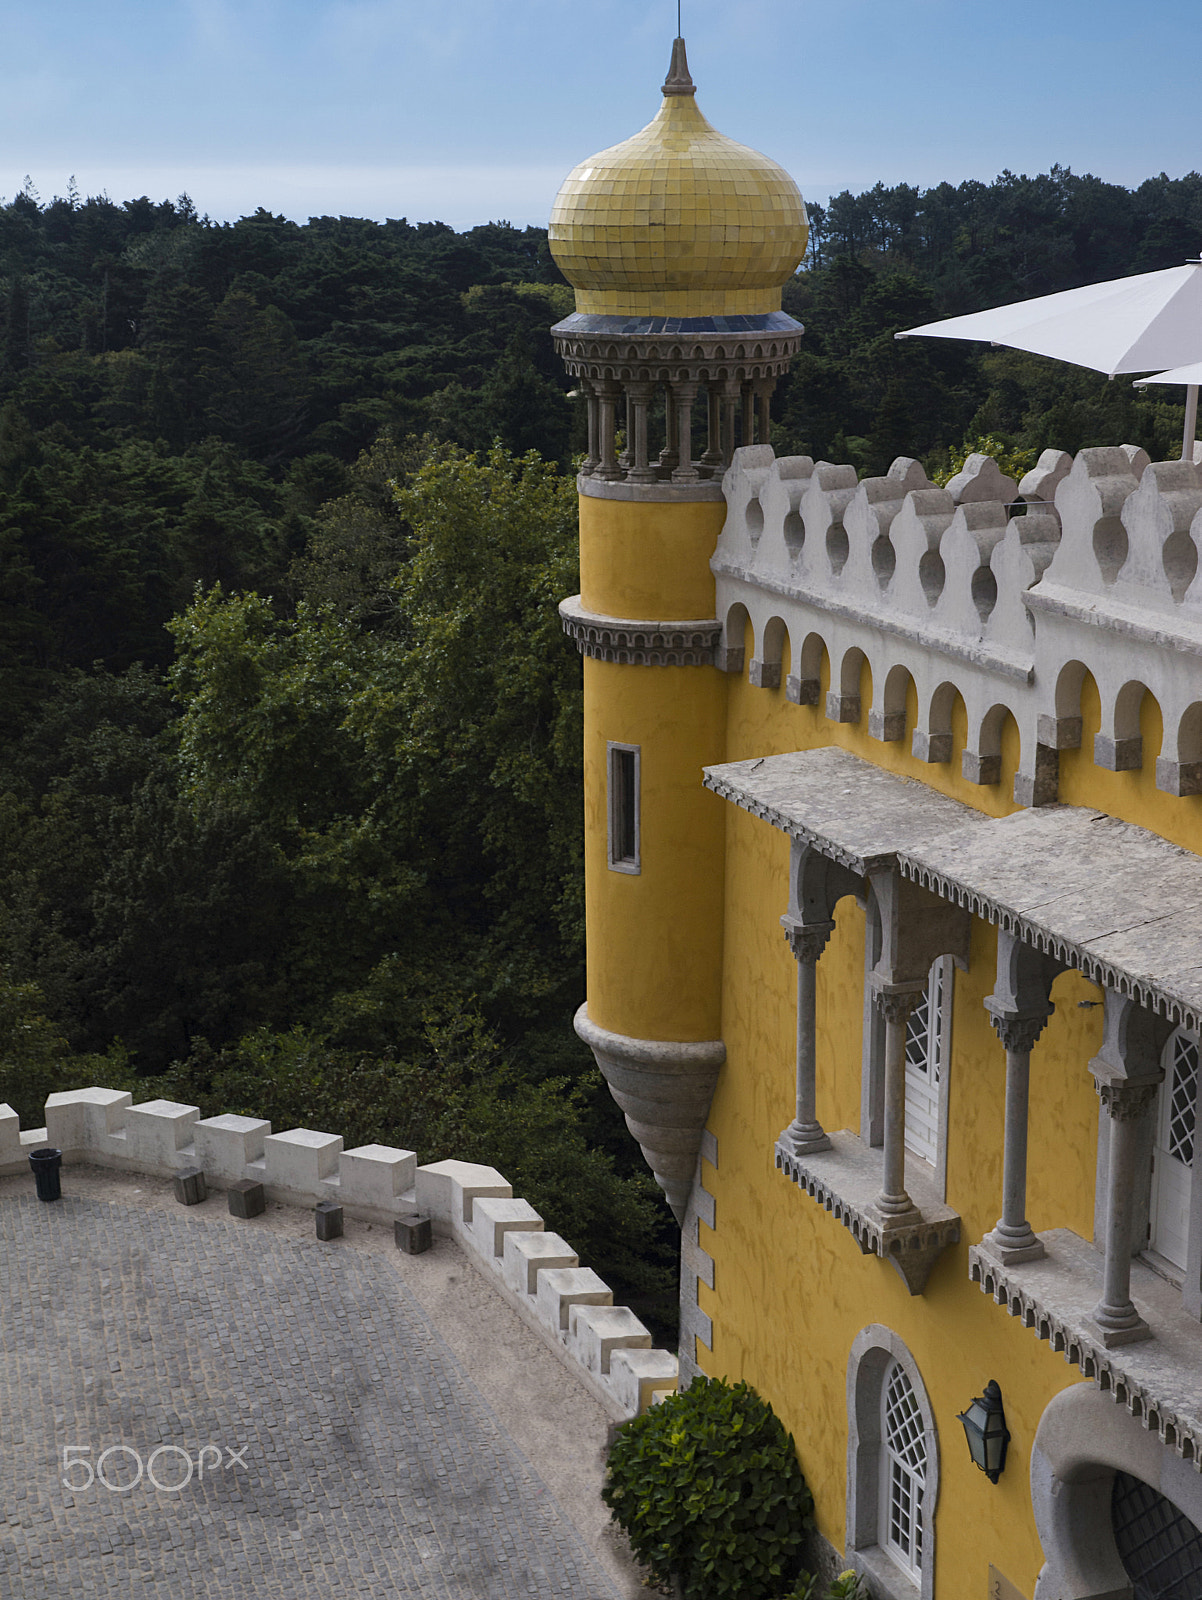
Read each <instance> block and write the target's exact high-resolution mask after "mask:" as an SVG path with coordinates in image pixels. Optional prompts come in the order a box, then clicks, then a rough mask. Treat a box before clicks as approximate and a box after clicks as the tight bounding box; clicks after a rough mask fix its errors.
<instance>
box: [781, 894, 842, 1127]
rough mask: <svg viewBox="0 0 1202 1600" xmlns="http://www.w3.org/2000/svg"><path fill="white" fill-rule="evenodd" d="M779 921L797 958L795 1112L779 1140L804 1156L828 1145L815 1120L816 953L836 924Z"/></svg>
mask: <svg viewBox="0 0 1202 1600" xmlns="http://www.w3.org/2000/svg"><path fill="white" fill-rule="evenodd" d="M781 925H782V927H783V928H784V930H785V938H786V939H787V940H788V941H789V949H790V950H792V952H793V955H794V958H795V959H796V961H797V1114H796V1116H795V1117H794V1118H793V1121H792V1122H791V1123H790V1124H789V1126H788V1127H787V1128H786V1129H785V1131H784V1132H783V1133H782V1134H781V1136H780V1142H781V1144H783V1145H784V1146H785V1148H786V1149H787V1150H788V1151H789V1153H790V1154H791V1155H795V1156H803V1155H809V1154H811V1153H812V1152H814V1151H816V1150H829V1149H830V1147H831V1142H830V1140H829V1139H828V1138H827V1136H826V1133H825V1131H824V1129H823V1127H822V1124H821V1123H820V1122H819V1121H818V1107H817V1095H816V1062H815V1049H814V1047H815V1042H816V1035H817V1022H816V1017H815V997H816V995H815V991H816V988H817V982H816V980H817V976H818V957H819V956H820V955H821V954H822V952H823V951H824V950H825V949H826V943H827V940H828V939H829V938H830V936H831V933H832V931H833V930H834V926H835V924H834V923H833V922H798V921H797V920H796V919H795V918H793V917H789V916H785V917H782V918H781Z"/></svg>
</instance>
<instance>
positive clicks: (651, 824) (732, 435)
mask: <svg viewBox="0 0 1202 1600" xmlns="http://www.w3.org/2000/svg"><path fill="white" fill-rule="evenodd" d="M663 96H664V98H663V104H662V106H661V108H660V110H659V113H658V115H657V116H656V117H655V118H654V119H653V121H651V122H650V123H649V124H648V125H647V127H646V128H644V129H643V130H642V132H641V133H637V134H635V136H634V137H633V138H631V139H627V140H625V141H624V142H623V143H622V144H618V145H614V146H613V147H612V148H611V149H609V150H604V151H602V152H601V154H600V155H595V156H592V157H591V158H590V159H589V160H587V161H584V162H582V163H581V164H580V165H579V166H578V167H576V168H575V169H574V170H573V171H572V172H571V173H569V175H568V177H567V178H566V179H565V180H564V183H563V187H562V188H561V189H560V192H559V195H558V197H557V199H556V201H555V206H554V209H553V211H552V213H551V225H550V230H549V234H550V243H551V250H552V254H553V255H554V257H555V260H556V261H557V262H558V264H559V266H560V269H561V270H562V271H563V273H564V275H565V276H566V277H567V279H568V281H569V282H570V283H571V284H572V286H573V287H574V289H575V290H576V311H575V313H574V314H573V315H572V316H570V317H567V318H565V320H564V321H563V322H560V323H558V324H557V325H556V327H555V328H554V329H553V334H554V337H555V341H556V347H557V348H558V350H559V352H560V355H561V356H562V357H563V359H564V361H565V363H566V364H567V367H568V370H569V371H570V372H571V373H572V374H573V376H575V377H576V378H578V379H579V381H580V385H581V388H582V389H583V391H584V393H585V395H586V396H587V399H588V415H589V449H588V456H587V458H586V460H585V462H584V465H583V469H582V471H581V474H580V480H579V491H580V583H581V592H580V594H579V595H575V596H573V597H572V598H571V599H570V600H566V601H565V602H564V603H563V606H562V607H561V614H562V616H563V618H564V625H565V627H566V629H567V631H568V632H569V633H570V634H571V635H572V637H573V638H574V639H575V640H576V641H577V643H578V645H579V647H580V650H581V652H582V654H583V655H584V658H585V661H584V691H585V831H586V853H585V894H586V906H587V937H588V957H587V966H588V1000H587V1003H586V1004H585V1005H584V1006H582V1007H581V1009H580V1011H579V1013H578V1014H577V1018H576V1030H577V1032H578V1033H579V1034H580V1036H581V1037H582V1038H583V1039H584V1040H586V1042H587V1043H588V1044H589V1045H590V1046H591V1047H592V1049H593V1052H594V1054H595V1055H596V1058H597V1061H598V1064H599V1066H600V1067H601V1070H602V1072H603V1073H604V1074H605V1077H606V1080H607V1082H608V1083H609V1086H610V1088H611V1090H612V1092H613V1094H614V1097H615V1098H616V1099H617V1101H618V1103H619V1105H620V1106H621V1107H622V1109H623V1111H624V1112H625V1113H626V1120H627V1122H628V1124H629V1126H630V1129H631V1132H632V1133H633V1134H634V1136H635V1138H637V1139H638V1141H639V1143H640V1145H641V1146H642V1149H643V1153H644V1155H645V1156H646V1158H647V1161H648V1163H649V1165H650V1167H651V1169H652V1171H653V1172H654V1173H655V1176H656V1178H657V1180H658V1181H659V1183H660V1185H661V1186H662V1188H663V1189H664V1191H665V1193H666V1195H667V1198H668V1201H669V1204H670V1205H671V1206H672V1209H673V1210H674V1212H675V1213H676V1215H677V1217H678V1219H679V1218H680V1217H681V1216H682V1214H683V1210H684V1206H685V1204H686V1202H687V1199H688V1193H689V1187H690V1184H691V1182H692V1178H693V1171H694V1167H695V1164H696V1159H697V1152H698V1148H699V1144H700V1138H701V1132H702V1128H703V1126H704V1123H705V1117H706V1113H707V1111H708V1109H709V1102H710V1097H711V1094H712V1091H713V1085H714V1081H715V1078H716V1076H717V1073H718V1069H719V1067H720V1066H721V1064H722V1062H723V1060H724V1058H725V1048H724V1046H723V1043H722V1038H721V961H722V923H723V904H722V900H723V829H724V818H723V815H722V808H721V806H720V804H719V803H718V802H717V801H716V800H715V799H714V797H713V796H712V795H710V794H708V793H707V792H706V791H705V790H703V789H702V787H701V783H700V777H701V769H702V767H703V766H705V765H706V764H707V763H712V762H715V761H720V760H722V759H723V757H724V738H725V715H726V686H727V678H726V675H725V674H724V673H722V672H720V671H719V670H718V669H717V663H716V659H715V658H716V652H717V649H718V638H719V633H720V627H719V623H718V621H717V619H716V617H715V616H714V610H715V601H714V581H713V577H712V575H711V573H710V569H709V561H710V557H711V556H712V555H713V551H714V546H715V543H716V541H717V537H718V534H719V532H720V530H721V528H722V524H723V521H724V519H725V515H726V506H725V500H724V497H723V491H722V478H723V474H724V472H725V470H726V468H727V466H729V464H730V461H731V458H732V456H733V454H734V450H735V448H736V446H737V445H740V444H741V445H750V444H753V443H754V442H755V439H756V434H757V431H758V436H759V441H760V442H761V443H763V444H766V443H767V440H768V403H769V399H770V396H771V393H772V389H773V387H774V385H775V381H776V378H777V377H778V376H779V374H780V373H782V372H783V371H784V370H785V369H786V367H787V366H788V363H789V360H790V358H791V357H792V356H793V354H794V353H795V352H796V350H797V347H798V343H799V341H800V337H801V334H802V331H803V330H802V328H801V325H800V323H797V322H795V321H794V320H793V318H792V317H789V316H787V315H785V314H784V313H783V312H782V311H781V308H780V307H781V287H782V285H783V284H784V283H785V282H786V280H787V279H788V278H789V277H790V276H791V275H792V273H793V272H794V271H795V269H796V267H797V265H798V263H799V261H800V260H801V258H802V256H803V255H804V254H805V247H806V240H807V237H808V232H809V226H808V222H807V219H806V213H805V206H804V204H803V202H802V198H801V195H800V194H799V193H798V190H797V187H796V185H795V184H794V183H793V181H792V179H791V178H790V177H789V175H788V174H787V173H786V172H785V171H784V169H783V168H781V167H779V166H778V165H777V164H776V163H775V162H773V161H770V160H768V159H767V157H765V156H762V155H760V154H758V153H757V152H756V151H754V150H750V149H748V148H747V147H746V146H745V145H740V144H736V143H734V141H733V140H730V139H727V138H724V137H723V135H722V134H720V133H718V132H717V131H716V130H715V129H714V128H712V127H711V126H710V124H709V123H708V122H707V121H706V120H705V118H704V117H703V116H702V114H701V112H700V111H699V110H698V108H697V104H696V100H695V98H694V96H695V88H694V84H693V81H692V79H691V77H690V76H689V69H688V63H687V61H686V58H685V47H684V40H683V39H677V40H676V41H675V44H674V46H673V51H672V64H671V68H670V70H669V73H668V78H667V81H666V82H665V83H664V85H663ZM699 411H700V412H701V413H702V419H701V420H702V426H703V427H704V431H705V448H704V450H703V451H702V453H701V454H700V456H695V455H694V448H695V446H694V434H695V431H696V426H697V421H698V418H697V413H698V412H699ZM619 425H622V427H623V432H624V438H623V440H622V443H623V446H624V447H623V448H622V450H621V453H620V454H619V453H618V444H619V441H618V437H617V435H618V429H619ZM653 429H657V430H658V431H659V433H660V436H661V437H662V440H663V445H662V449H660V451H659V453H658V455H653V453H652V448H651V443H650V437H651V433H652V430H653Z"/></svg>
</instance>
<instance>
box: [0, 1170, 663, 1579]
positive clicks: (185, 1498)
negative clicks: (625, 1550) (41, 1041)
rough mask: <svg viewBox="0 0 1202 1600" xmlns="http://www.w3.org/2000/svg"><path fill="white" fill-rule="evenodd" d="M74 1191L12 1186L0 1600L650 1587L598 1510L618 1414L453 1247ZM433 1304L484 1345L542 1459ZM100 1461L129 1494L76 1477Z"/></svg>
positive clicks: (128, 1187)
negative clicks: (327, 1234)
mask: <svg viewBox="0 0 1202 1600" xmlns="http://www.w3.org/2000/svg"><path fill="white" fill-rule="evenodd" d="M63 1189H64V1199H63V1200H62V1201H61V1202H60V1203H58V1204H51V1205H45V1204H40V1203H39V1202H38V1201H37V1200H36V1199H35V1198H33V1195H32V1192H31V1191H32V1183H31V1182H30V1181H29V1180H23V1179H7V1180H4V1181H3V1182H0V1479H2V1499H0V1594H3V1595H4V1596H6V1597H18V1596H19V1597H20V1600H59V1597H65V1596H68V1595H71V1596H79V1595H88V1596H97V1597H107V1596H114V1597H115V1596H118V1595H120V1596H121V1597H122V1600H180V1597H184V1596H187V1597H189V1600H193V1597H194V1600H209V1597H212V1600H217V1597H218V1596H221V1597H233V1600H251V1597H252V1596H253V1597H255V1600H259V1597H275V1596H278V1597H279V1600H307V1597H309V1596H313V1597H317V1596H321V1597H322V1600H331V1597H340V1596H348V1597H349V1596H354V1597H356V1600H366V1597H380V1600H383V1597H385V1596H387V1597H389V1600H392V1597H400V1596H422V1597H423V1600H442V1597H446V1600H468V1597H471V1600H476V1597H480V1600H509V1597H511V1596H512V1597H513V1600H530V1597H532V1596H536V1595H537V1596H539V1597H546V1600H615V1597H618V1596H621V1595H623V1594H629V1593H635V1592H637V1586H636V1585H635V1584H634V1582H633V1575H632V1574H631V1573H630V1572H629V1570H628V1569H627V1570H625V1571H624V1570H623V1566H622V1563H621V1561H620V1559H619V1557H618V1552H617V1551H616V1549H614V1548H613V1547H607V1543H606V1535H605V1533H604V1519H603V1515H602V1508H601V1507H600V1503H599V1501H598V1500H597V1498H596V1491H597V1489H599V1486H600V1480H601V1468H600V1461H601V1452H602V1448H603V1444H604V1432H605V1419H604V1417H603V1416H602V1414H601V1412H600V1410H599V1408H597V1407H596V1406H595V1405H594V1403H593V1402H592V1400H591V1399H590V1398H589V1397H588V1396H586V1395H584V1394H583V1393H582V1392H577V1389H576V1386H575V1385H574V1384H573V1383H572V1380H571V1379H570V1378H569V1377H568V1375H567V1374H566V1373H564V1372H563V1371H562V1369H561V1368H560V1366H559V1363H558V1362H557V1361H556V1360H555V1357H554V1356H553V1355H552V1354H551V1353H550V1352H549V1351H546V1350H544V1349H541V1348H538V1347H537V1346H536V1345H535V1343H534V1341H533V1340H532V1339H531V1338H530V1337H529V1336H528V1335H526V1334H525V1332H524V1330H522V1329H521V1327H520V1324H517V1319H516V1318H514V1317H513V1316H512V1313H510V1312H509V1311H508V1309H507V1308H506V1307H505V1306H504V1305H503V1304H502V1303H501V1302H500V1301H499V1300H498V1299H497V1297H496V1296H495V1295H493V1294H492V1293H491V1291H489V1290H488V1288H487V1286H486V1285H484V1284H483V1283H482V1282H481V1281H480V1280H479V1279H478V1277H477V1275H476V1274H475V1273H474V1271H473V1269H472V1268H471V1266H470V1265H468V1264H467V1263H466V1261H465V1260H464V1258H463V1257H462V1256H461V1255H459V1253H458V1250H457V1249H456V1247H455V1246H454V1245H453V1244H451V1243H449V1242H447V1241H437V1242H436V1245H435V1249H434V1251H433V1252H431V1254H430V1255H429V1256H424V1257H419V1258H409V1257H401V1256H399V1255H398V1253H397V1252H396V1251H395V1249H394V1247H393V1245H392V1241H391V1238H390V1236H388V1235H387V1232H386V1230H384V1229H382V1228H379V1227H377V1228H376V1229H375V1230H369V1229H367V1228H366V1225H365V1224H354V1223H348V1234H349V1237H348V1238H346V1239H343V1240H340V1241H338V1242H336V1243H333V1244H324V1245H323V1244H319V1243H318V1242H317V1241H316V1239H315V1238H314V1237H313V1236H312V1233H311V1229H312V1226H313V1222H312V1215H311V1213H308V1212H305V1211H299V1210H294V1209H292V1208H283V1209H282V1210H281V1209H279V1208H275V1207H272V1208H269V1212H268V1215H267V1217H265V1218H260V1219H256V1221H254V1222H236V1221H234V1220H233V1219H232V1218H230V1217H229V1216H228V1215H227V1214H226V1207H225V1203H224V1197H223V1196H221V1195H213V1196H211V1197H210V1199H209V1200H208V1201H207V1202H206V1203H205V1204H204V1205H203V1206H197V1207H194V1208H189V1209H187V1210H185V1209H184V1208H182V1207H178V1206H175V1205H174V1204H173V1203H172V1202H171V1201H170V1200H169V1199H168V1198H167V1197H168V1196H169V1195H170V1186H169V1185H167V1184H163V1183H161V1182H159V1181H158V1180H155V1179H148V1178H142V1179H138V1178H135V1179H132V1180H129V1179H125V1178H122V1179H117V1180H114V1179H113V1177H112V1175H110V1174H101V1173H99V1172H96V1171H88V1170H87V1169H80V1168H67V1169H65V1171H64V1173H63ZM202 1214H203V1215H202ZM407 1280H408V1281H407ZM415 1291H416V1292H415ZM419 1294H420V1295H421V1296H422V1297H424V1298H425V1299H426V1301H427V1303H428V1304H430V1305H431V1306H432V1307H433V1309H434V1315H435V1318H436V1319H437V1320H442V1321H443V1322H444V1324H446V1323H448V1322H449V1325H450V1326H451V1327H453V1328H455V1329H456V1330H458V1334H457V1336H458V1342H459V1344H460V1348H461V1354H464V1355H466V1356H467V1357H468V1359H469V1361H470V1359H471V1352H472V1349H473V1348H480V1349H484V1350H486V1351H489V1352H490V1354H489V1355H488V1356H487V1357H486V1358H485V1359H486V1363H487V1365H488V1367H489V1375H488V1378H487V1382H486V1387H487V1383H491V1384H492V1386H493V1389H494V1395H493V1398H494V1401H495V1400H496V1399H497V1397H498V1396H500V1397H502V1404H501V1409H502V1411H504V1410H505V1409H506V1406H507V1407H508V1410H509V1420H510V1422H511V1424H516V1427H515V1430H514V1431H516V1432H517V1433H518V1434H519V1437H520V1436H521V1435H522V1433H523V1431H524V1432H525V1433H526V1435H527V1437H526V1438H525V1440H524V1443H525V1444H526V1445H527V1448H528V1449H532V1450H533V1453H534V1454H536V1455H538V1454H540V1453H541V1454H543V1459H542V1460H541V1462H540V1465H541V1467H542V1472H541V1474H540V1472H539V1471H538V1470H536V1468H535V1466H534V1465H533V1464H532V1462H531V1460H530V1459H529V1458H528V1455H527V1454H526V1453H525V1452H524V1451H523V1449H522V1448H520V1447H519V1444H518V1442H516V1441H515V1438H514V1437H513V1436H512V1434H511V1432H510V1431H509V1430H508V1429H507V1428H506V1427H505V1426H504V1425H503V1423H502V1421H501V1420H499V1418H498V1415H497V1413H496V1411H495V1410H494V1409H493V1407H492V1406H490V1404H489V1403H488V1401H487V1400H486V1398H485V1396H484V1394H483V1393H482V1392H481V1389H480V1388H479V1387H478V1386H477V1384H476V1383H475V1382H473V1380H472V1378H471V1377H469V1376H468V1373H467V1371H465V1368H464V1365H463V1364H462V1363H461V1361H460V1359H458V1358H457V1355H456V1353H455V1351H454V1350H453V1349H452V1348H451V1347H450V1345H449V1344H448V1342H447V1340H446V1339H444V1338H443V1337H442V1335H441V1334H440V1332H439V1330H438V1327H437V1326H436V1322H435V1321H432V1320H431V1316H430V1315H428V1314H427V1311H426V1310H425V1309H424V1308H423V1305H422V1303H421V1301H420V1299H419ZM473 1324H475V1326H473ZM473 1340H475V1341H476V1343H475V1344H474V1345H473ZM465 1341H466V1343H465ZM531 1411H533V1412H535V1413H541V1417H540V1416H538V1415H536V1416H535V1417H534V1419H533V1422H532V1420H531V1416H530V1413H531ZM573 1435H575V1437H574V1438H573ZM71 1446H75V1447H81V1448H79V1449H78V1450H76V1451H74V1452H70V1453H71V1454H75V1455H78V1457H79V1464H77V1465H75V1466H74V1467H71V1468H70V1469H69V1470H66V1471H65V1470H64V1448H65V1447H71ZM114 1446H116V1447H122V1448H117V1449H113V1448H112V1447H114ZM162 1446H167V1447H169V1448H167V1449H160V1447H162ZM206 1446H207V1447H209V1449H208V1450H207V1452H206V1454H205V1457H204V1459H203V1462H200V1460H199V1452H200V1451H201V1450H202V1448H204V1447H206ZM544 1446H545V1450H544ZM82 1447H90V1452H89V1453H85V1450H84V1449H83V1448H82ZM106 1450H108V1451H109V1452H110V1453H109V1454H108V1455H107V1456H106V1457H105V1458H104V1460H103V1462H101V1459H100V1458H101V1456H102V1453H103V1452H105V1451H106ZM156 1450H158V1451H159V1454H158V1455H157V1456H154V1452H155V1451H156ZM231 1452H234V1453H236V1454H234V1455H233V1457H232V1459H231ZM152 1456H153V1461H152ZM83 1463H87V1464H88V1465H86V1466H85V1465H83ZM139 1465H141V1468H142V1476H141V1480H140V1481H135V1480H136V1479H137V1475H138V1472H139ZM198 1465H203V1468H204V1471H203V1476H202V1475H201V1473H200V1472H199V1471H198V1470H197V1467H198ZM98 1468H99V1469H100V1471H101V1473H102V1475H103V1477H104V1478H106V1479H107V1480H108V1481H109V1482H110V1483H111V1484H113V1485H114V1487H113V1488H106V1487H104V1486H103V1485H102V1484H101V1482H100V1481H99V1480H97V1479H93V1481H92V1482H91V1485H90V1487H83V1486H84V1485H86V1484H87V1482H88V1479H89V1478H91V1477H92V1474H93V1472H94V1471H95V1470H96V1469H98ZM190 1468H191V1479H190V1481H185V1480H187V1478H188V1473H189V1469H190ZM64 1476H66V1477H68V1478H69V1479H70V1482H71V1483H72V1484H75V1485H79V1486H80V1487H78V1488H76V1489H74V1490H72V1489H71V1488H68V1487H64V1484H63V1481H62V1480H63V1478H64ZM151 1476H153V1477H154V1478H155V1479H157V1480H158V1483H159V1485H161V1487H156V1486H155V1485H154V1484H153V1483H152V1482H151V1481H150V1477H151ZM548 1480H550V1481H552V1482H554V1483H555V1486H556V1492H557V1493H558V1495H559V1497H560V1498H559V1499H558V1500H557V1498H556V1495H555V1494H552V1493H551V1492H550V1490H549V1489H548ZM180 1484H182V1485H183V1486H182V1487H179V1488H176V1487H175V1486H176V1485H180ZM130 1485H132V1487H131V1486H130ZM573 1497H575V1501H574V1500H573ZM561 1500H562V1501H565V1502H566V1503H567V1504H568V1505H569V1506H571V1505H573V1504H574V1503H578V1504H579V1505H580V1506H582V1507H583V1508H584V1513H585V1514H584V1516H583V1518H576V1519H575V1522H574V1520H572V1519H570V1518H569V1516H568V1515H567V1514H566V1513H565V1511H564V1509H563V1506H562V1505H561V1503H560V1501H561ZM581 1521H583V1522H584V1524H585V1526H584V1527H583V1529H581V1528H578V1526H576V1525H575V1523H579V1522H581ZM586 1540H587V1541H588V1542H586ZM590 1544H591V1545H592V1549H590V1548H589V1545H590ZM607 1568H608V1569H609V1570H606V1569H607Z"/></svg>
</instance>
